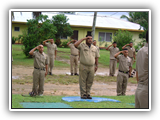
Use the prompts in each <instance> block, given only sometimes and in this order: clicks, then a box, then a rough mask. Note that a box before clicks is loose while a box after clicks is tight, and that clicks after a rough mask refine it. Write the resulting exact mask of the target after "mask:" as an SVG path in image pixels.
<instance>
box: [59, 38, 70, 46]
mask: <svg viewBox="0 0 160 120" xmlns="http://www.w3.org/2000/svg"><path fill="white" fill-rule="evenodd" d="M69 41H70V40H65V41H63V42H61V46H60V47H63V48H67V47H68V45H67V43H68V42H69Z"/></svg>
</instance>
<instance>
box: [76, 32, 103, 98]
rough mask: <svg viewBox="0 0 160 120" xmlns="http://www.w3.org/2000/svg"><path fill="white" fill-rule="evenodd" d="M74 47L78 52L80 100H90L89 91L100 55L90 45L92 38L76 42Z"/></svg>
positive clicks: (88, 37) (87, 37)
mask: <svg viewBox="0 0 160 120" xmlns="http://www.w3.org/2000/svg"><path fill="white" fill-rule="evenodd" d="M84 40H86V43H81V42H82V41H84ZM80 43H81V44H80ZM74 45H75V47H77V48H78V49H79V51H80V66H79V84H80V94H81V99H92V97H91V96H90V90H91V86H92V84H93V79H94V73H95V72H96V71H97V69H98V58H99V57H100V55H99V53H98V51H97V48H96V47H95V46H94V45H92V37H91V36H89V35H86V37H85V38H83V39H81V40H78V41H77V42H76V43H75V44H74Z"/></svg>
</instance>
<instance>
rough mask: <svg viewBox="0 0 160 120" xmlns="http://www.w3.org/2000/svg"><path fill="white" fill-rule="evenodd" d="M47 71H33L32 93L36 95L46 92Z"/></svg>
mask: <svg viewBox="0 0 160 120" xmlns="http://www.w3.org/2000/svg"><path fill="white" fill-rule="evenodd" d="M44 79H45V71H44V70H38V69H34V71H33V88H32V91H33V92H34V93H36V94H43V92H44Z"/></svg>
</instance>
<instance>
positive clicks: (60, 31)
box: [52, 14, 73, 46]
mask: <svg viewBox="0 0 160 120" xmlns="http://www.w3.org/2000/svg"><path fill="white" fill-rule="evenodd" d="M68 20H69V19H68V18H67V16H65V15H64V14H58V15H55V16H53V17H52V23H53V26H55V27H56V30H57V33H56V34H55V38H56V40H59V39H60V37H61V36H72V35H73V30H72V29H71V27H70V24H69V23H67V22H68ZM55 43H56V42H55ZM59 45H60V44H59ZM59 45H57V46H59Z"/></svg>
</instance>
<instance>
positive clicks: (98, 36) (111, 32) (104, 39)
mask: <svg viewBox="0 0 160 120" xmlns="http://www.w3.org/2000/svg"><path fill="white" fill-rule="evenodd" d="M100 33H105V36H104V40H103V42H112V37H111V39H110V40H109V41H106V33H110V34H111V35H112V36H113V33H112V32H99V33H98V41H100V40H99V39H100V36H99V34H100Z"/></svg>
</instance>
